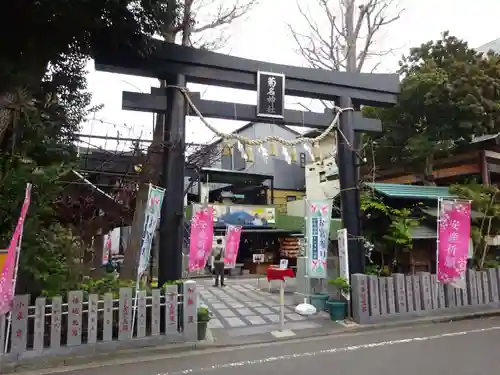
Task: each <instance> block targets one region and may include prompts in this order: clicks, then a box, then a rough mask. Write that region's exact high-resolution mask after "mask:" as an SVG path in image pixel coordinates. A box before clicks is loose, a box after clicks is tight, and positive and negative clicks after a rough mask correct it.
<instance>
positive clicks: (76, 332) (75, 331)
mask: <svg viewBox="0 0 500 375" xmlns="http://www.w3.org/2000/svg"><path fill="white" fill-rule="evenodd" d="M71 334H72V335H73V336H77V335H78V329H76V328H73V329H72V330H71Z"/></svg>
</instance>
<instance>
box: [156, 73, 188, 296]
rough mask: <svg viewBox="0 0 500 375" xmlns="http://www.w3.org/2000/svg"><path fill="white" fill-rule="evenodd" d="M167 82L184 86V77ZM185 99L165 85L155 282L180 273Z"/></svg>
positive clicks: (174, 277) (181, 94)
mask: <svg viewBox="0 0 500 375" xmlns="http://www.w3.org/2000/svg"><path fill="white" fill-rule="evenodd" d="M167 83H168V85H172V86H177V87H185V86H186V77H185V76H183V75H180V74H177V75H175V76H173V77H172V78H170V79H168V80H167ZM185 117H186V102H185V99H184V95H183V93H182V92H181V91H180V90H179V89H178V88H175V87H167V113H166V118H165V128H164V133H163V140H164V143H163V171H162V174H163V177H162V187H163V188H165V189H166V191H165V197H164V202H163V204H162V207H161V220H160V251H159V254H158V285H160V286H161V285H163V284H164V283H165V282H167V281H174V280H179V279H180V278H181V277H182V246H183V234H184V231H183V229H184V176H185V170H184V156H185V143H186V137H185V125H186V123H185V121H186V118H185Z"/></svg>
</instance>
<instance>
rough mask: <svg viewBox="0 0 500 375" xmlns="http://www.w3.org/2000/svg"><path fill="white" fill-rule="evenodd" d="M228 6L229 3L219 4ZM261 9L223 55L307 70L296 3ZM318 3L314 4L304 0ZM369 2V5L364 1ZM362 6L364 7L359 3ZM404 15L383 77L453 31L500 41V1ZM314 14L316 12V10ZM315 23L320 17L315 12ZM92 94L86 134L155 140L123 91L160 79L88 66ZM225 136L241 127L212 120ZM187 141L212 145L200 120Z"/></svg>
mask: <svg viewBox="0 0 500 375" xmlns="http://www.w3.org/2000/svg"><path fill="white" fill-rule="evenodd" d="M219 1H228V2H229V0H219ZM260 1H261V4H260V5H259V6H257V7H256V8H255V9H254V10H252V11H251V12H250V14H248V17H247V18H246V19H244V20H241V21H239V22H237V23H235V24H233V25H231V27H230V28H229V30H228V32H229V33H230V34H231V38H230V40H229V42H228V44H227V45H226V47H225V48H224V49H223V50H221V51H220V52H224V53H230V54H232V55H235V56H240V57H244V58H250V59H256V60H262V61H268V62H273V63H279V64H288V65H296V66H304V65H305V61H304V60H303V58H301V57H300V56H299V55H298V54H297V53H296V52H295V48H296V45H295V44H294V41H293V39H292V38H291V35H290V33H289V31H288V28H287V24H292V25H293V26H294V27H295V28H297V29H298V30H300V31H302V32H304V31H305V30H304V24H303V22H302V19H301V16H300V14H299V13H298V11H296V3H295V0H260ZM303 2H307V3H313V2H314V0H303ZM363 2H364V1H363ZM358 3H362V2H361V1H358ZM400 5H401V7H403V8H404V9H405V10H404V12H403V14H402V16H401V19H400V20H398V21H396V22H395V23H393V24H392V25H390V26H387V27H385V29H383V31H382V32H381V33H380V34H378V37H377V46H376V48H377V49H380V50H385V49H389V48H394V49H397V51H396V53H395V54H394V55H393V56H386V57H384V58H383V61H381V65H380V67H379V69H378V72H381V73H387V72H394V71H395V70H396V68H397V62H398V60H399V57H400V56H401V54H403V53H406V52H407V51H408V48H410V47H412V46H416V45H419V44H420V43H422V42H425V41H428V40H430V39H437V38H439V37H440V33H441V32H442V31H445V30H449V31H450V32H451V33H452V34H453V35H455V36H458V37H460V38H464V39H466V40H468V41H469V44H470V45H471V46H474V47H477V46H480V45H482V44H485V43H487V42H489V41H491V40H493V39H496V38H498V37H500V32H498V33H495V32H493V33H492V31H491V30H495V27H493V26H492V25H495V24H496V22H497V19H498V15H499V14H500V2H497V1H494V0H475V1H472V2H471V1H466V0H418V1H417V0H402V1H401V2H400ZM312 11H313V12H314V9H312ZM314 16H315V18H316V17H318V19H320V18H321V14H317V13H314ZM88 78H89V89H90V91H92V93H93V102H94V104H104V108H103V109H102V110H101V111H100V112H98V113H97V114H96V115H95V119H93V120H92V121H89V122H88V123H86V124H84V126H83V128H82V133H84V134H93V135H102V136H105V135H109V136H116V135H117V133H118V132H119V134H120V136H121V137H141V138H142V139H151V137H152V135H151V132H152V129H153V116H152V115H148V114H143V113H137V112H132V111H123V110H122V109H121V92H122V91H142V92H149V89H150V87H151V86H157V85H158V83H157V81H156V80H152V79H144V78H138V77H133V76H126V75H118V74H110V73H103V72H95V71H94V66H93V63H92V64H89V75H88ZM190 89H191V90H196V91H200V92H203V98H205V99H211V100H219V101H227V102H240V103H248V104H255V100H256V99H255V93H252V92H248V91H239V90H232V89H223V88H216V87H200V86H195V85H193V86H190ZM296 102H297V99H296V98H288V97H287V107H288V108H292V109H300V107H299V106H297V104H296ZM302 103H303V104H305V105H307V106H309V107H310V108H312V109H313V110H321V107H320V105H319V104H318V103H311V102H310V101H309V100H307V99H304V100H303V101H302ZM209 121H210V122H211V124H213V125H214V126H216V128H218V129H219V130H221V131H224V132H231V131H233V130H234V129H236V128H237V127H239V126H241V125H242V123H238V122H234V121H224V120H209ZM186 134H187V141H188V142H207V141H209V140H210V139H211V138H212V137H213V134H212V133H211V132H210V131H209V130H208V129H206V128H205V127H204V125H203V124H202V123H201V122H200V121H199V120H197V119H195V118H189V119H188V121H187V129H186ZM83 140H84V141H88V142H90V143H92V144H94V145H99V146H100V147H106V148H108V149H115V148H117V149H119V150H124V149H127V148H128V147H129V145H128V144H126V143H125V142H120V143H119V144H118V145H117V143H116V142H114V141H102V140H89V139H83Z"/></svg>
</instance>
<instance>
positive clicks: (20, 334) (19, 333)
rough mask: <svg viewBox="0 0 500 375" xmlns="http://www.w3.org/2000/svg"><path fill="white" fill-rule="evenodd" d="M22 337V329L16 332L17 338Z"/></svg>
mask: <svg viewBox="0 0 500 375" xmlns="http://www.w3.org/2000/svg"><path fill="white" fill-rule="evenodd" d="M22 335H23V331H22V330H20V329H18V330H17V331H16V336H17V337H21V336H22Z"/></svg>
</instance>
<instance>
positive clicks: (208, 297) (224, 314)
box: [197, 279, 336, 338]
mask: <svg viewBox="0 0 500 375" xmlns="http://www.w3.org/2000/svg"><path fill="white" fill-rule="evenodd" d="M197 283H198V284H197V285H198V288H199V291H200V303H201V305H205V306H207V307H208V308H209V310H210V311H211V312H212V314H213V318H212V320H211V321H210V322H209V325H208V327H209V328H210V329H211V330H212V333H213V335H214V336H215V337H216V338H217V336H218V335H220V334H221V331H224V332H225V333H226V334H228V335H229V336H245V335H253V334H263V333H268V332H271V331H273V330H276V329H277V325H278V324H279V314H280V300H279V298H280V297H279V293H277V292H276V289H274V293H269V292H268V291H267V289H266V290H259V289H258V281H257V280H256V279H227V282H226V286H225V287H223V288H216V287H214V286H213V280H212V279H209V280H198V281H197ZM266 284H267V283H266ZM276 284H277V283H274V285H273V288H274V286H277V285H276ZM261 285H262V282H261ZM294 309H295V305H294V303H293V296H292V295H291V294H290V293H286V294H285V328H286V329H291V330H293V331H296V330H303V329H316V330H317V329H321V328H322V327H325V328H328V329H331V328H332V325H335V324H336V323H335V322H332V321H331V320H330V318H329V316H328V314H327V313H325V312H319V313H318V314H316V315H314V316H313V317H305V316H301V315H299V314H297V313H295V311H294Z"/></svg>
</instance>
